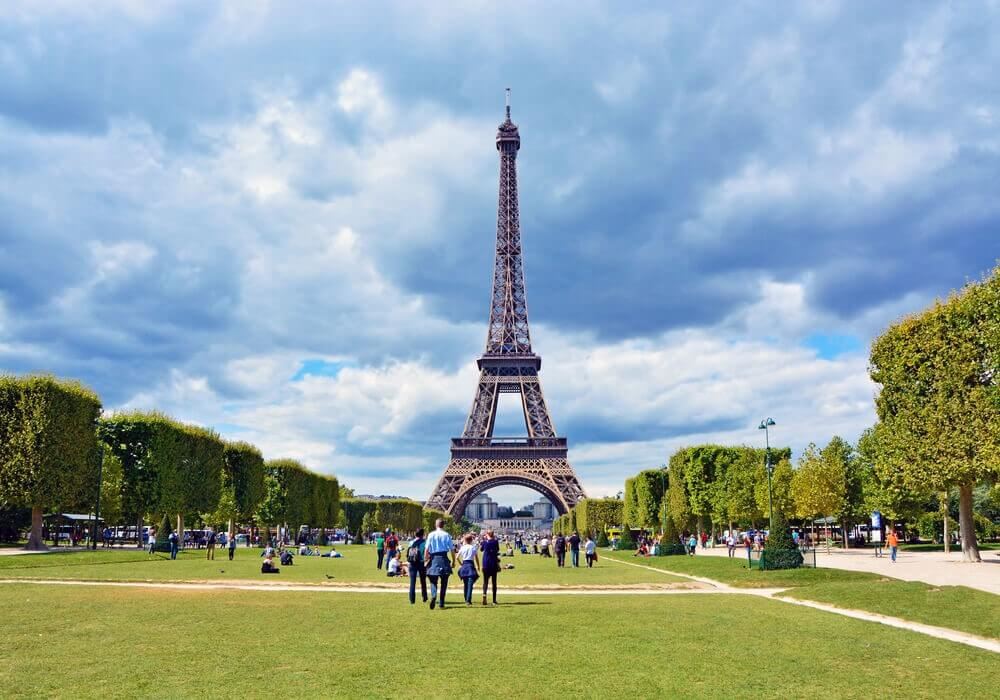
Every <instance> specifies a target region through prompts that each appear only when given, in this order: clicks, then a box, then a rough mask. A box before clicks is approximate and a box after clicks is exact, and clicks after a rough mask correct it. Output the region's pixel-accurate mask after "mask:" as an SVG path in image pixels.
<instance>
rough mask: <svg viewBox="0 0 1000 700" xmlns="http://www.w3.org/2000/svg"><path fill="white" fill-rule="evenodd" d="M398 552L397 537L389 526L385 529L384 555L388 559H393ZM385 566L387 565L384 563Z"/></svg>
mask: <svg viewBox="0 0 1000 700" xmlns="http://www.w3.org/2000/svg"><path fill="white" fill-rule="evenodd" d="M397 554H399V538H398V537H396V533H395V532H393V531H392V528H391V527H387V528H386V529H385V555H386V557H388V559H389V560H392V559H395V558H396V555H397ZM386 568H389V565H388V564H386Z"/></svg>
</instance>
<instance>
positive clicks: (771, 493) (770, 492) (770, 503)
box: [757, 418, 774, 537]
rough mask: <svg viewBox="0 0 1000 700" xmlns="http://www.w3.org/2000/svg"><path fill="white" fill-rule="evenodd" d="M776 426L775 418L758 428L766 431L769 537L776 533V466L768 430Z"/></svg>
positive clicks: (765, 464)
mask: <svg viewBox="0 0 1000 700" xmlns="http://www.w3.org/2000/svg"><path fill="white" fill-rule="evenodd" d="M772 425H774V419H773V418H765V419H764V420H762V421H761V422H760V425H758V426H757V430H763V431H764V471H766V472H767V511H768V513H767V516H768V521H769V522H770V529H769V530H768V537H771V536H772V535H773V533H774V490H773V489H772V487H771V475H772V474H773V473H774V465H773V464H771V438H770V435H769V434H768V431H767V429H768V428H770V427H771V426H772Z"/></svg>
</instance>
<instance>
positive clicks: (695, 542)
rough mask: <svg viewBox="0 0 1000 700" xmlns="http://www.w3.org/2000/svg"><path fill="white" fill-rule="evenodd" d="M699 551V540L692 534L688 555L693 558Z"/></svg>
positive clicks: (689, 539) (689, 540)
mask: <svg viewBox="0 0 1000 700" xmlns="http://www.w3.org/2000/svg"><path fill="white" fill-rule="evenodd" d="M697 549H698V538H697V537H696V536H695V534H694V533H693V532H692V533H691V536H690V537H689V538H688V555H689V556H692V557H693V556H694V553H695V551H697Z"/></svg>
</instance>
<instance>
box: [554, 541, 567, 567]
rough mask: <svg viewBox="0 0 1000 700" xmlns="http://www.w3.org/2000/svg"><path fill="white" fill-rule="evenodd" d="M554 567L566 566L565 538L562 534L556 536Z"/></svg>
mask: <svg viewBox="0 0 1000 700" xmlns="http://www.w3.org/2000/svg"><path fill="white" fill-rule="evenodd" d="M555 548H556V566H566V538H565V537H563V536H562V533H559V534H558V535H556V543H555Z"/></svg>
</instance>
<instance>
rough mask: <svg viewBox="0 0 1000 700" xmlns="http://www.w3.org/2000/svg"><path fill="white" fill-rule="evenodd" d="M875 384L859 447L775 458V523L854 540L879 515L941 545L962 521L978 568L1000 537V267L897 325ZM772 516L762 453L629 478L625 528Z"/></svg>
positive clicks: (881, 355) (701, 460)
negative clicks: (983, 544) (808, 521)
mask: <svg viewBox="0 0 1000 700" xmlns="http://www.w3.org/2000/svg"><path fill="white" fill-rule="evenodd" d="M870 374H871V378H872V380H873V381H874V382H876V383H877V384H879V385H880V387H881V389H880V391H879V393H878V395H877V396H876V398H875V408H876V413H877V415H878V423H876V425H875V426H873V427H872V428H870V429H869V430H867V431H865V433H864V434H863V435H862V436H861V438H860V440H859V441H858V444H857V445H852V444H850V443H848V442H847V441H845V440H843V439H841V438H840V437H834V438H832V439H831V440H830V442H829V443H827V444H826V445H825V446H824V447H822V448H820V447H817V446H816V445H809V447H808V448H806V450H805V451H804V452H803V453H802V455H800V457H799V459H798V461H797V466H796V467H795V468H793V466H792V462H791V452H790V450H788V449H787V448H782V449H777V450H774V449H772V460H773V463H774V464H775V468H774V472H773V474H772V491H773V501H774V510H775V512H776V513H777V514H778V515H779V517H782V518H783V517H795V516H797V517H799V518H817V517H828V518H834V519H835V520H836V521H838V522H840V524H841V525H842V527H843V530H844V532H845V533H847V532H848V531H849V529H850V528H851V526H852V525H853V524H855V523H858V522H862V521H865V520H867V519H868V516H869V514H870V513H872V512H874V511H880V512H881V513H882V514H883V515H884V516H886V517H887V518H888V519H890V520H893V521H903V522H909V523H913V524H915V525H916V527H917V528H918V530H920V532H921V534H922V535H924V536H926V535H928V534H930V535H937V534H941V535H943V537H942V539H943V540H944V542H945V543H946V546H947V542H948V530H949V527H954V523H953V521H952V515H957V517H958V522H957V525H958V529H959V531H960V536H961V544H962V553H963V559H964V560H966V561H980V554H979V547H978V538H979V537H980V536H984V535H985V536H991V537H992V536H996V534H997V533H998V532H1000V485H998V483H997V482H998V481H1000V268H997V269H996V270H994V271H993V273H992V274H991V275H990V276H988V277H986V278H985V279H983V280H982V281H979V282H974V283H970V284H968V285H966V286H965V287H964V288H963V289H962V290H960V291H958V292H956V293H954V294H952V295H951V296H950V297H949V298H948V299H946V300H943V301H938V302H936V303H935V304H934V305H933V306H932V307H930V308H929V309H926V310H924V311H923V312H921V313H918V314H914V315H912V316H909V317H907V318H904V319H903V320H901V321H900V322H898V323H896V324H893V325H892V326H890V327H889V328H888V329H887V330H886V331H885V332H884V333H883V334H882V335H881V336H880V337H879V338H877V339H876V340H875V342H874V343H873V344H872V348H871V365H870ZM767 513H768V484H767V474H766V471H765V467H764V451H763V450H759V449H753V448H749V447H731V446H724V445H698V446H694V447H686V448H683V449H680V450H678V451H677V452H676V453H675V454H674V455H673V456H671V458H670V463H669V465H667V466H666V467H663V468H661V469H654V470H647V471H644V472H640V473H639V474H637V475H636V476H635V477H633V478H631V479H629V480H628V481H627V482H626V484H625V492H624V507H623V512H622V519H623V521H624V522H625V523H627V524H628V525H630V526H631V527H633V528H645V529H659V528H663V529H666V530H671V531H673V532H676V531H678V530H686V529H692V530H693V529H698V530H706V529H716V528H720V527H721V526H722V525H724V524H725V525H729V527H732V526H733V524H734V523H738V524H740V525H747V524H751V525H758V524H760V523H762V522H764V521H765V520H766V519H767ZM936 523H940V529H939V530H938V531H937V532H935V530H936V529H937V527H936ZM845 544H847V542H846V541H845Z"/></svg>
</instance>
